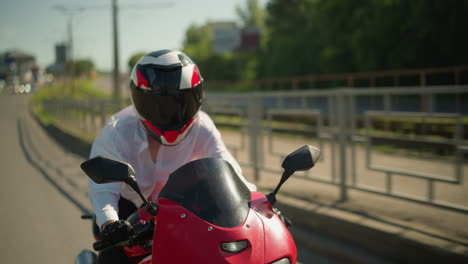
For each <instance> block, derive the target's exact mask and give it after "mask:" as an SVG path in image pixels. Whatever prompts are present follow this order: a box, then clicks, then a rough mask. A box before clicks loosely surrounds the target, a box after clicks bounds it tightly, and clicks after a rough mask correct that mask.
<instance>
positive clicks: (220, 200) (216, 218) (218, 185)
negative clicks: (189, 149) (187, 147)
mask: <svg viewBox="0 0 468 264" xmlns="http://www.w3.org/2000/svg"><path fill="white" fill-rule="evenodd" d="M159 198H166V199H169V200H172V201H174V202H176V203H178V204H180V205H181V206H183V207H184V208H186V209H187V210H189V211H190V212H192V213H194V214H195V215H197V216H199V217H200V218H202V219H203V220H205V221H207V222H209V223H211V224H213V225H216V226H220V227H227V228H231V227H236V226H239V225H241V224H242V223H243V222H244V220H245V219H246V218H247V214H248V213H249V208H250V190H249V189H248V188H247V186H246V185H245V184H244V182H242V180H241V179H240V177H239V176H238V175H237V174H236V172H235V171H234V169H233V168H232V166H231V165H230V164H229V163H228V162H227V161H225V160H222V159H218V158H206V159H200V160H195V161H192V162H190V163H187V164H185V165H184V166H182V167H180V168H179V169H177V170H176V171H174V172H173V173H172V174H171V175H170V176H169V180H168V181H167V183H166V185H165V186H164V188H163V189H162V190H161V192H160V194H159Z"/></svg>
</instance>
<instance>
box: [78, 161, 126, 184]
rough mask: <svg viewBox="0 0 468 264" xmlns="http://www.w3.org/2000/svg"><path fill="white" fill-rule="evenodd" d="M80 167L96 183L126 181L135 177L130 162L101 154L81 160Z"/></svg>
mask: <svg viewBox="0 0 468 264" xmlns="http://www.w3.org/2000/svg"><path fill="white" fill-rule="evenodd" d="M81 169H82V170H83V171H84V172H85V173H86V175H88V177H89V178H91V180H93V181H94V182H95V183H98V184H100V183H110V182H127V181H129V180H131V178H135V171H134V170H133V168H132V166H131V165H130V164H128V163H125V162H122V161H118V160H113V159H109V158H106V157H102V156H97V157H94V158H92V159H90V160H87V161H85V162H83V163H82V164H81Z"/></svg>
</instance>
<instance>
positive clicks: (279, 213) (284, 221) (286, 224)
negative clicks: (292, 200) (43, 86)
mask: <svg viewBox="0 0 468 264" xmlns="http://www.w3.org/2000/svg"><path fill="white" fill-rule="evenodd" d="M273 212H275V213H276V214H277V215H278V217H279V218H280V219H281V221H283V223H284V225H285V226H286V227H290V226H292V222H291V220H289V218H287V217H286V216H284V215H283V214H282V213H281V211H280V210H278V208H275V207H273Z"/></svg>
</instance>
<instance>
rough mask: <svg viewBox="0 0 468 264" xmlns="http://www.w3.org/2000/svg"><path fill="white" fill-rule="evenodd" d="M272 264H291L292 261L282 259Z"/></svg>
mask: <svg viewBox="0 0 468 264" xmlns="http://www.w3.org/2000/svg"><path fill="white" fill-rule="evenodd" d="M270 264H291V261H289V259H288V258H282V259H280V260H277V261H275V262H272V263H270Z"/></svg>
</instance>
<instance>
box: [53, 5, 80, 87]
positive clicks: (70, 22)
mask: <svg viewBox="0 0 468 264" xmlns="http://www.w3.org/2000/svg"><path fill="white" fill-rule="evenodd" d="M54 8H55V9H56V10H58V11H60V12H62V13H63V14H64V15H65V16H67V38H68V40H67V42H68V43H67V46H68V58H67V61H68V62H69V66H70V68H69V72H68V75H69V78H70V85H71V89H72V93H73V92H74V89H75V87H74V86H75V84H74V76H73V75H74V73H75V69H74V68H75V67H74V65H73V64H74V61H73V16H74V15H76V14H78V13H80V12H82V11H84V8H83V7H75V8H72V7H65V6H63V5H58V6H55V7H54Z"/></svg>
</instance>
